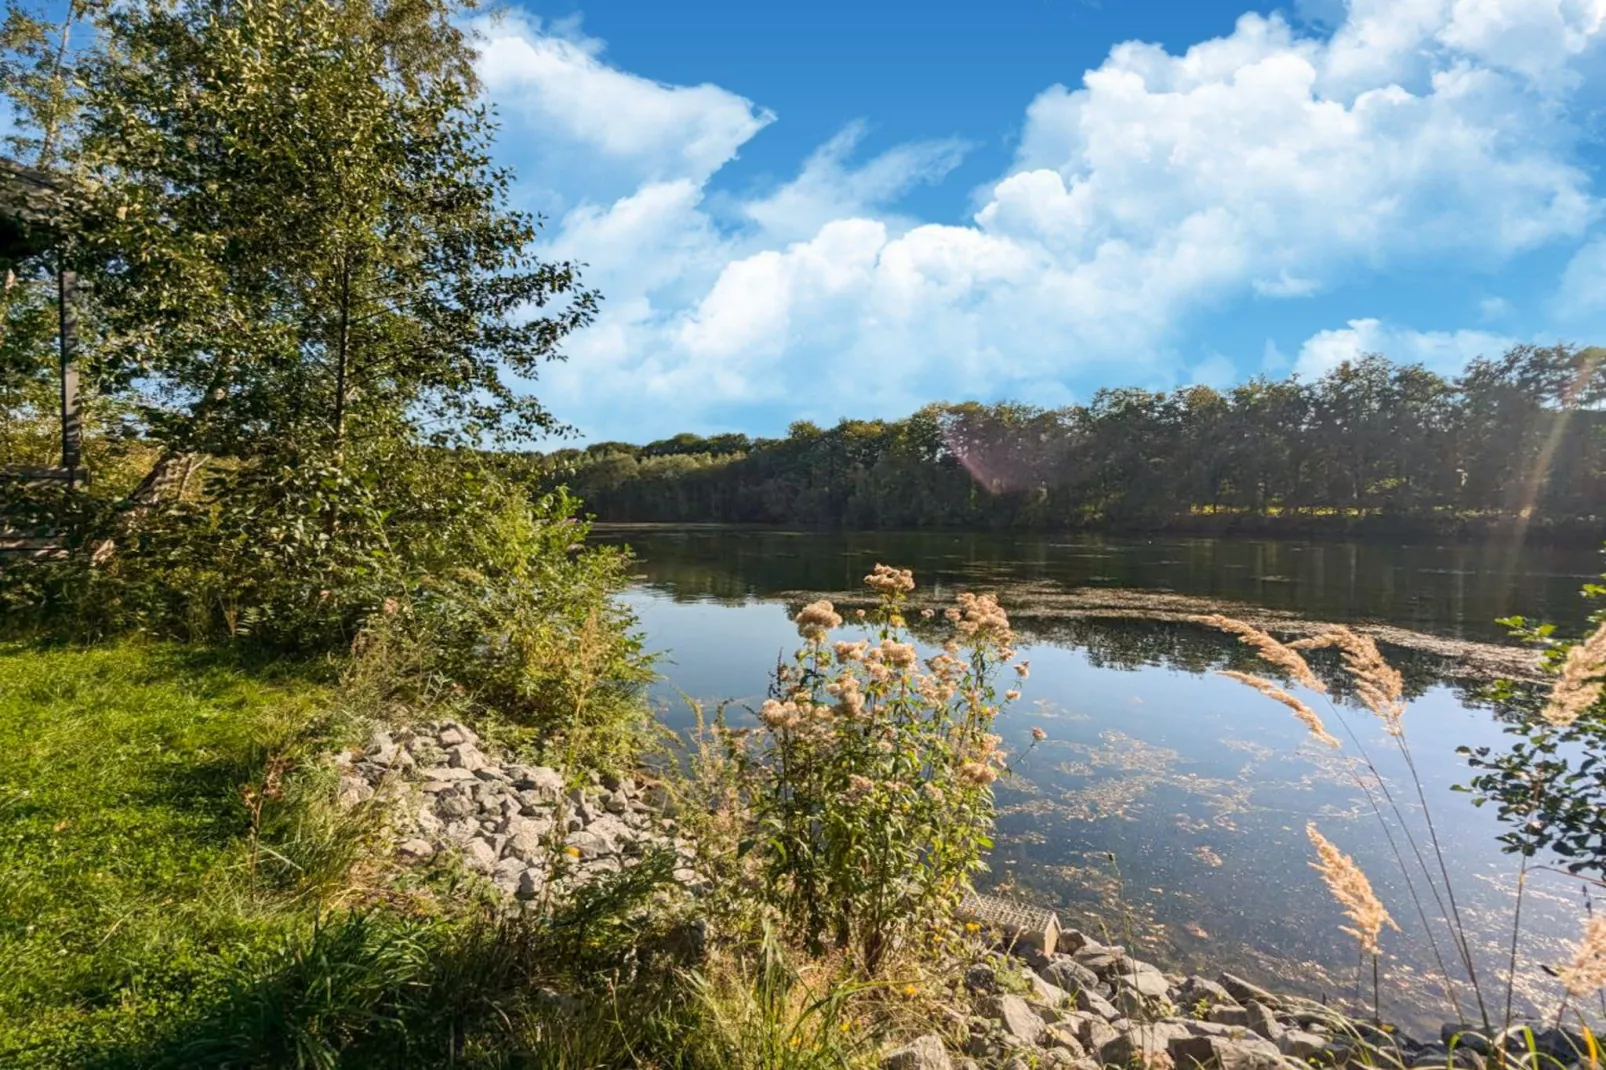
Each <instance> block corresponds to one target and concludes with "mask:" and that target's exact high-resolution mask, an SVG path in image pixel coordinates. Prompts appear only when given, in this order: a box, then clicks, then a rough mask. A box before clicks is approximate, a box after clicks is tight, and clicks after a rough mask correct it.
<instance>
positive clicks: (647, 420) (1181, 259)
mask: <svg viewBox="0 0 1606 1070" xmlns="http://www.w3.org/2000/svg"><path fill="white" fill-rule="evenodd" d="M1603 11H1606V0H1351V2H1350V4H1349V6H1348V9H1347V15H1346V16H1345V18H1344V19H1343V21H1342V22H1341V23H1340V24H1339V25H1337V26H1336V28H1335V29H1334V30H1333V32H1332V34H1331V36H1329V37H1319V36H1312V35H1310V34H1308V33H1305V32H1302V31H1296V30H1295V29H1294V28H1293V27H1291V26H1290V25H1289V24H1288V23H1286V22H1285V21H1284V20H1283V19H1282V18H1280V17H1278V16H1272V17H1262V16H1259V15H1255V14H1248V15H1245V16H1243V17H1242V18H1241V19H1239V20H1238V22H1237V24H1236V26H1235V27H1234V29H1233V32H1232V33H1230V34H1228V35H1226V36H1224V37H1220V38H1217V39H1214V40H1210V41H1204V42H1200V43H1198V44H1196V45H1194V46H1193V47H1191V48H1189V49H1187V50H1186V51H1184V52H1183V53H1181V54H1172V53H1169V52H1167V51H1166V50H1164V49H1163V48H1161V47H1159V46H1157V45H1152V44H1146V43H1142V42H1128V43H1125V44H1121V45H1117V46H1116V47H1114V48H1112V49H1111V51H1110V53H1109V55H1108V57H1107V58H1106V59H1105V61H1104V63H1103V64H1102V65H1101V66H1099V67H1098V68H1097V69H1095V70H1092V71H1089V72H1087V73H1086V74H1085V76H1084V77H1083V79H1082V81H1081V83H1080V84H1079V85H1077V86H1074V87H1072V86H1066V85H1059V86H1052V87H1050V88H1048V89H1046V90H1044V91H1043V92H1042V93H1041V94H1039V95H1038V97H1037V98H1036V99H1035V100H1033V101H1032V102H1031V103H1030V105H1029V106H1028V107H1027V109H1026V115H1025V123H1024V126H1023V128H1022V131H1021V136H1020V141H1019V146H1018V152H1017V154H1016V159H1015V162H1014V164H1013V166H1012V167H1011V168H1010V169H1009V170H1008V172H1007V173H1005V174H1003V175H1001V176H1000V177H999V178H998V179H997V180H996V181H994V182H992V183H990V184H989V185H988V186H986V187H985V188H983V189H982V190H980V191H978V193H977V199H976V204H977V208H976V211H975V213H974V216H973V218H971V219H970V220H968V221H964V222H962V223H957V224H949V223H935V222H932V223H921V222H919V221H918V220H913V219H907V218H903V217H901V216H900V215H899V214H898V212H897V207H898V203H899V198H901V197H902V196H903V195H904V194H905V193H906V192H907V191H908V190H909V189H910V188H912V187H913V186H914V185H915V184H917V183H921V182H930V181H937V180H940V179H941V178H942V177H943V176H944V175H946V174H948V173H949V172H950V171H951V170H952V168H953V167H954V166H955V165H956V164H957V163H958V162H959V159H960V157H961V154H962V152H963V151H964V146H963V145H962V144H961V143H959V142H958V141H936V142H922V143H914V144H907V145H903V146H898V147H896V148H894V149H892V150H889V151H887V152H884V153H882V154H880V155H877V156H874V157H872V158H871V159H869V160H867V161H864V162H856V161H855V159H854V156H855V152H856V150H857V149H858V148H859V147H860V145H861V144H862V139H863V136H864V135H863V128H862V127H860V126H857V125H850V126H848V127H846V128H844V130H843V131H842V132H841V133H840V134H839V135H838V136H837V137H836V138H834V139H832V140H831V141H829V142H827V143H826V144H825V145H823V146H821V147H820V148H819V149H818V150H817V151H816V152H815V153H814V154H813V155H812V156H810V157H809V158H808V159H807V160H805V161H803V162H802V163H801V165H800V169H799V172H798V174H797V176H796V177H795V178H794V179H793V180H792V181H790V182H787V183H785V184H783V185H781V186H780V187H778V188H775V189H772V190H768V191H764V192H760V193H758V194H755V195H752V196H748V197H745V198H741V197H738V198H735V204H734V211H728V210H722V211H720V212H717V213H716V212H715V211H713V210H712V209H711V207H710V200H711V198H710V197H709V196H708V190H707V182H708V179H709V178H710V177H711V176H712V175H713V174H714V173H716V172H717V170H718V169H719V168H720V167H721V166H723V164H724V163H725V162H726V161H728V160H729V159H731V158H732V157H734V155H735V154H736V153H737V151H738V150H739V149H740V147H741V145H742V144H744V143H745V141H746V140H747V139H749V138H751V137H753V136H754V135H755V134H757V133H758V132H759V130H761V129H762V128H763V127H764V126H765V125H766V124H767V123H768V122H770V120H771V119H772V116H771V115H770V114H769V113H768V112H767V111H765V110H764V109H762V108H761V107H759V106H757V105H754V104H753V103H751V102H749V101H747V100H745V99H743V98H741V97H739V96H736V95H734V94H731V93H728V92H726V91H725V90H722V89H719V88H717V87H713V86H699V87H680V86H666V85H661V84H659V83H656V82H652V81H649V80H646V79H642V78H639V77H637V76H635V75H632V74H629V73H626V72H623V71H619V70H616V69H614V68H612V67H610V66H608V64H607V63H606V61H605V60H604V59H603V56H602V52H601V48H600V46H599V45H598V44H597V43H595V42H593V41H588V40H586V39H583V38H575V37H573V35H570V36H567V37H565V36H561V35H554V34H552V33H550V32H544V31H543V30H542V29H541V28H540V27H538V26H535V25H533V24H528V23H523V24H510V25H509V26H506V27H503V28H502V29H501V30H499V31H496V32H499V33H501V34H502V36H500V37H493V38H492V40H491V43H490V47H489V48H488V49H487V53H486V60H485V64H484V69H485V72H486V79H487V83H488V85H489V86H490V89H491V92H492V95H493V97H495V98H496V99H497V100H498V101H499V102H502V103H503V105H504V107H506V108H510V109H511V110H512V111H513V113H514V114H515V116H516V117H518V118H519V119H520V121H523V122H527V123H531V124H535V125H537V126H539V127H540V128H542V129H545V130H549V131H552V132H554V136H559V137H561V138H564V139H567V143H568V144H571V145H573V146H576V152H577V153H578V155H579V156H580V157H583V158H581V159H579V160H577V161H576V160H571V161H570V162H569V164H568V165H567V166H568V167H569V171H568V172H567V173H566V176H565V179H566V180H570V185H569V186H566V187H563V188H565V189H567V190H569V191H570V192H569V194H568V201H566V202H565V207H564V209H563V213H562V215H561V218H560V219H559V221H558V225H557V227H556V230H555V234H554V238H553V244H552V248H553V249H554V250H559V251H562V252H564V253H565V254H566V255H574V256H577V257H578V258H580V259H584V260H586V261H588V262H590V264H591V265H592V273H591V276H590V277H591V278H593V279H594V280H595V281H597V282H599V284H601V285H602V286H603V288H604V292H605V294H606V295H607V299H608V300H607V303H606V304H605V310H604V313H603V316H602V319H601V322H600V323H599V325H598V327H597V328H596V329H594V330H592V331H590V332H587V333H586V336H583V337H580V338H577V339H576V340H575V341H574V343H573V344H572V345H570V347H569V349H570V351H571V352H572V353H573V354H574V360H573V362H572V363H571V364H570V365H568V366H567V367H566V368H564V369H562V370H561V371H559V372H557V373H555V374H554V375H553V376H552V377H551V378H550V383H551V388H550V389H549V390H548V396H549V400H551V402H552V403H553V404H554V405H555V406H556V407H558V408H559V410H560V412H563V413H564V414H565V415H568V416H570V417H571V418H572V419H575V420H576V421H577V422H580V423H581V424H582V425H583V426H584V427H585V429H586V430H587V431H588V432H591V433H595V434H599V435H604V436H607V437H618V436H621V435H630V436H633V437H641V436H642V435H653V434H658V433H662V432H668V431H671V430H675V429H679V428H682V427H686V426H708V425H709V424H716V425H717V424H718V423H719V421H720V419H721V418H722V417H724V418H726V419H729V418H730V415H731V414H735V413H737V412H739V411H740V407H741V406H743V405H755V404H761V403H775V402H777V401H780V402H786V401H791V402H793V403H795V404H797V405H799V406H802V405H805V404H810V403H817V404H819V405H822V406H824V407H825V408H826V409H828V410H830V411H828V412H826V413H825V415H827V416H831V415H835V414H838V413H842V412H848V411H852V412H855V413H862V414H871V413H877V412H882V413H892V412H896V411H898V410H899V409H906V408H908V407H910V406H911V405H913V404H917V403H919V402H921V401H926V400H931V399H933V398H940V397H949V398H957V397H961V396H965V395H975V394H980V395H983V396H990V397H996V396H1003V395H1013V396H1016V397H1020V398H1022V399H1023V400H1028V401H1031V400H1038V399H1044V400H1046V399H1048V398H1051V397H1063V396H1065V395H1066V393H1067V386H1066V384H1067V383H1072V382H1076V381H1078V380H1081V381H1085V380H1087V379H1088V377H1090V376H1092V375H1095V374H1101V375H1105V376H1106V377H1107V376H1108V375H1111V374H1113V375H1117V376H1118V377H1119V378H1120V380H1121V381H1123V382H1134V383H1146V384H1148V385H1160V386H1163V385H1170V384H1172V383H1176V382H1180V381H1186V380H1187V379H1188V378H1189V377H1190V376H1192V377H1194V378H1201V377H1202V378H1207V379H1216V378H1220V376H1221V374H1222V364H1221V363H1220V362H1207V363H1206V365H1204V366H1200V367H1199V368H1196V369H1193V370H1191V371H1190V370H1189V369H1187V368H1186V367H1185V365H1186V363H1187V362H1186V361H1185V360H1182V359H1180V358H1179V357H1178V356H1177V346H1178V344H1179V340H1180V339H1181V337H1182V336H1183V332H1184V330H1185V329H1186V327H1187V326H1188V324H1189V323H1190V321H1191V319H1192V318H1194V317H1196V316H1198V315H1199V314H1201V313H1202V312H1203V311H1205V310H1208V309H1211V308H1216V307H1220V306H1221V305H1222V303H1223V302H1225V301H1229V300H1236V299H1241V298H1244V297H1248V296H1259V297H1261V298H1262V299H1265V300H1272V301H1283V300H1288V299H1292V298H1307V297H1310V296H1312V295H1315V294H1319V293H1321V292H1322V291H1324V290H1326V289H1330V288H1333V287H1335V286H1338V285H1341V284H1343V283H1344V282H1345V281H1347V280H1350V279H1353V278H1356V277H1359V276H1362V275H1366V274H1370V273H1373V272H1375V271H1377V270H1379V269H1387V268H1389V267H1392V266H1401V265H1414V264H1423V263H1431V262H1435V261H1436V260H1442V259H1444V258H1453V260H1454V261H1455V263H1456V264H1457V265H1458V266H1462V265H1471V266H1483V267H1489V268H1493V267H1497V266H1498V265H1499V264H1501V263H1502V262H1503V261H1504V260H1505V259H1507V258H1509V257H1512V256H1514V255H1516V254H1519V253H1522V252H1526V251H1528V250H1532V249H1535V248H1537V247H1541V246H1545V245H1547V244H1549V243H1555V242H1561V241H1572V242H1576V241H1579V240H1581V238H1582V236H1583V235H1584V234H1585V233H1586V232H1587V231H1588V229H1589V228H1590V227H1591V226H1592V224H1593V223H1594V222H1595V221H1596V220H1597V218H1598V217H1599V216H1600V204H1599V202H1598V201H1597V199H1596V197H1595V195H1594V194H1593V192H1592V188H1591V182H1590V177H1589V175H1588V174H1587V173H1586V172H1585V171H1584V170H1583V169H1582V168H1581V167H1580V166H1579V165H1578V164H1577V163H1576V162H1575V149H1576V146H1577V144H1578V139H1579V137H1580V136H1581V135H1580V133H1579V131H1578V129H1577V128H1576V126H1575V125H1574V123H1572V122H1571V121H1570V120H1569V117H1568V110H1567V106H1566V105H1567V100H1568V93H1569V92H1571V90H1572V89H1573V88H1574V87H1575V86H1576V85H1577V84H1578V83H1579V80H1580V78H1581V77H1582V75H1581V74H1580V72H1581V71H1583V70H1584V69H1586V67H1587V65H1588V64H1590V63H1592V62H1594V61H1595V60H1596V59H1597V58H1598V57H1599V56H1600V55H1601V52H1602V49H1601V41H1602V39H1603V37H1606V18H1603ZM783 120H784V117H783ZM580 150H584V151H580ZM587 153H589V155H587ZM588 161H590V162H588ZM596 161H602V162H604V163H606V164H607V165H608V167H609V168H610V169H611V170H610V175H611V176H612V179H611V180H616V179H617V176H618V174H626V175H628V176H629V184H628V185H627V187H626V188H617V189H615V188H613V187H611V186H608V185H607V183H604V184H603V192H600V193H599V192H596V191H591V193H590V195H589V196H588V197H586V198H580V197H579V196H578V195H577V194H575V193H574V192H572V191H573V190H575V189H577V188H578V187H577V186H576V185H574V184H573V182H572V179H573V175H575V174H583V173H586V171H587V168H588V167H591V166H593V165H594V164H595V163H596ZM530 181H531V183H532V185H533V186H536V187H540V186H541V184H542V183H543V182H547V181H548V179H547V178H546V177H545V176H544V175H543V174H539V173H538V174H536V175H535V176H534V177H533V178H532V179H531V180H530ZM551 181H552V182H553V183H554V188H556V187H557V186H561V185H562V183H561V182H558V181H557V180H551ZM543 188H544V187H543ZM722 196H724V197H725V198H726V202H722V203H724V206H725V207H729V204H728V201H729V195H728V194H726V195H722ZM532 197H534V198H535V199H537V200H539V195H538V194H532ZM1602 255H1606V254H1597V255H1596V259H1601V258H1602ZM1579 263H1580V264H1581V266H1580V267H1579V268H1578V271H1577V272H1576V273H1572V272H1570V273H1569V276H1568V277H1569V279H1570V280H1573V281H1571V282H1566V283H1564V285H1563V288H1562V297H1560V298H1558V301H1566V302H1573V303H1575V304H1576V303H1580V302H1581V303H1584V304H1587V303H1588V302H1589V301H1592V300H1595V299H1596V297H1594V296H1592V295H1593V294H1595V293H1596V291H1594V290H1592V289H1590V286H1591V282H1590V280H1591V278H1593V277H1595V276H1590V275H1589V271H1590V270H1591V269H1592V267H1593V266H1594V265H1595V261H1594V260H1589V259H1587V258H1586V257H1584V256H1583V255H1582V254H1581V258H1580V261H1579ZM1575 274H1576V277H1575ZM1596 274H1597V275H1598V273H1596ZM1503 342H1504V340H1503V339H1501V338H1500V337H1499V336H1496V335H1492V334H1488V333H1485V332H1478V331H1458V332H1443V333H1439V332H1425V333H1424V332H1414V331H1409V330H1405V329H1403V328H1392V327H1389V326H1387V325H1385V324H1383V323H1381V322H1380V321H1377V320H1367V319H1357V320H1353V321H1350V323H1349V324H1348V326H1346V327H1344V328H1341V329H1338V330H1334V331H1324V332H1322V333H1321V334H1319V335H1317V336H1315V337H1313V338H1311V339H1310V340H1308V341H1307V342H1306V343H1305V345H1304V347H1303V348H1302V349H1301V351H1300V354H1299V357H1298V358H1297V367H1298V368H1299V370H1301V371H1302V372H1304V373H1306V374H1316V373H1319V371H1321V370H1323V369H1325V368H1327V367H1331V366H1332V364H1334V363H1336V361H1337V360H1339V359H1342V357H1343V356H1345V355H1355V354H1356V353H1358V352H1361V351H1364V350H1367V349H1373V348H1375V349H1381V350H1384V351H1386V352H1389V354H1390V355H1391V356H1394V357H1397V358H1399V359H1406V360H1422V361H1424V362H1425V363H1428V364H1430V365H1431V366H1434V367H1437V368H1440V369H1441V370H1454V369H1455V368H1456V367H1459V365H1460V364H1461V363H1464V361H1465V359H1467V358H1468V357H1469V356H1471V355H1475V353H1476V352H1479V351H1483V350H1485V349H1487V350H1489V351H1491V352H1492V351H1493V350H1495V349H1498V348H1499V345H1501V344H1503ZM809 399H817V400H816V401H813V402H811V401H810V400H809Z"/></svg>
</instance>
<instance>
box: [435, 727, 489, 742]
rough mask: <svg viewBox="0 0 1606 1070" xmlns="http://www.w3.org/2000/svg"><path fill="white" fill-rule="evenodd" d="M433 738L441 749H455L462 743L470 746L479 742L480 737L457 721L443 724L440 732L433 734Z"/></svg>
mask: <svg viewBox="0 0 1606 1070" xmlns="http://www.w3.org/2000/svg"><path fill="white" fill-rule="evenodd" d="M435 738H436V739H438V740H440V741H441V746H443V747H456V746H459V745H461V744H464V743H470V744H472V743H478V742H479V741H480V737H479V736H477V735H475V733H474V730H473V729H472V728H470V727H468V726H467V725H465V724H460V723H459V722H457V721H445V722H443V723H442V724H441V728H440V731H439V732H437V733H436V734H435Z"/></svg>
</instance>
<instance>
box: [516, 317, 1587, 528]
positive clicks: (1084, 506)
mask: <svg viewBox="0 0 1606 1070" xmlns="http://www.w3.org/2000/svg"><path fill="white" fill-rule="evenodd" d="M1603 358H1606V349H1601V348H1599V347H1593V348H1588V349H1581V348H1577V347H1574V346H1568V345H1558V346H1551V347H1538V346H1529V345H1524V346H1518V347H1516V348H1514V349H1512V350H1511V351H1509V352H1508V353H1506V354H1505V355H1503V356H1501V357H1499V358H1497V359H1478V360H1475V361H1473V362H1472V364H1471V365H1470V366H1469V367H1468V368H1467V369H1466V371H1465V372H1464V373H1463V374H1462V375H1460V376H1459V377H1457V378H1454V379H1447V378H1445V377H1443V376H1441V375H1438V374H1435V373H1434V372H1432V371H1429V370H1428V369H1427V368H1424V367H1422V366H1421V365H1415V364H1409V365H1401V364H1395V363H1392V362H1390V361H1389V360H1388V359H1386V358H1385V357H1382V356H1377V355H1372V356H1366V357H1363V358H1362V359H1359V360H1356V361H1351V362H1345V363H1344V364H1342V365H1340V366H1339V367H1337V368H1335V369H1334V370H1332V371H1331V372H1329V373H1327V374H1326V375H1324V376H1322V377H1321V378H1320V379H1317V380H1315V381H1314V382H1301V381H1299V380H1298V379H1297V378H1295V377H1290V378H1286V379H1270V378H1265V377H1261V378H1255V379H1252V380H1250V381H1248V382H1245V383H1243V384H1241V385H1239V386H1237V387H1234V388H1233V389H1231V390H1228V391H1225V392H1223V391H1219V390H1215V389H1212V388H1210V387H1207V386H1190V387H1184V388H1182V389H1179V390H1175V391H1171V392H1169V393H1167V392H1155V391H1149V390H1143V389H1136V388H1121V389H1105V390H1100V391H1099V392H1098V393H1096V394H1095V395H1093V397H1092V399H1091V401H1090V402H1089V403H1088V404H1086V405H1073V406H1068V407H1065V408H1057V409H1043V408H1038V407H1034V406H1031V405H1024V404H1014V403H1002V404H995V405H983V404H979V403H976V402H967V403H964V404H957V405H952V404H935V405H929V406H927V407H925V408H923V409H921V410H920V411H918V412H916V413H915V414H914V415H912V416H909V417H908V418H906V419H902V420H891V421H887V420H852V419H844V420H842V421H841V422H840V423H838V424H837V425H836V426H835V427H833V428H829V429H824V428H821V427H819V426H817V425H815V424H813V423H810V422H806V421H800V422H798V423H794V424H793V425H792V426H791V428H790V433H789V434H788V435H787V436H786V437H785V438H781V439H763V438H759V439H749V438H748V437H747V436H746V435H741V434H726V435H716V436H713V437H707V438H705V437H701V436H698V435H692V434H682V435H676V436H675V437H673V438H669V439H665V440H662V441H659V442H653V443H650V444H648V445H645V446H633V445H627V444H624V443H618V442H604V443H598V444H596V445H592V446H590V447H587V448H584V449H565V450H559V451H556V452H552V453H548V454H544V455H536V456H534V457H532V458H530V461H531V463H532V464H533V466H534V470H535V476H536V478H537V480H538V481H539V482H540V483H541V484H543V485H546V486H553V485H557V484H563V485H567V486H568V487H569V488H570V489H571V490H573V491H574V492H575V493H576V494H578V495H579V496H580V497H582V498H583V499H584V500H585V501H586V503H587V504H588V507H589V508H590V510H591V511H593V512H594V513H595V515H596V516H597V518H598V519H600V520H603V521H616V522H629V521H664V522H725V523H767V524H824V525H838V526H846V527H854V528H920V527H974V528H1038V529H1043V528H1050V529H1060V528H1079V527H1110V528H1129V529H1147V528H1188V527H1194V528H1198V529H1201V530H1211V529H1226V528H1233V527H1240V528H1245V529H1257V528H1258V529H1265V530H1278V529H1290V530H1297V529H1300V528H1311V529H1315V528H1321V527H1346V528H1356V529H1365V528H1367V527H1368V526H1371V527H1375V528H1378V529H1380V530H1381V529H1387V528H1389V527H1390V526H1396V527H1398V526H1402V525H1403V526H1411V525H1416V526H1437V527H1441V528H1442V527H1446V526H1454V525H1469V524H1470V525H1474V526H1476V525H1480V524H1481V525H1486V524H1490V523H1504V522H1510V521H1521V522H1525V523H1526V524H1528V525H1529V526H1530V527H1532V528H1541V527H1542V528H1550V529H1568V530H1575V531H1576V532H1577V533H1578V534H1580V535H1583V536H1587V537H1598V535H1599V531H1600V524H1599V523H1598V521H1600V520H1601V518H1602V517H1606V412H1603V411H1602V408H1603V402H1606V367H1603V364H1606V360H1603Z"/></svg>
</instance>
